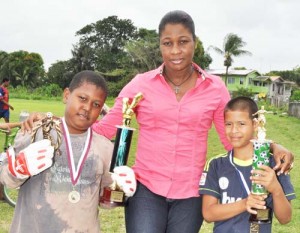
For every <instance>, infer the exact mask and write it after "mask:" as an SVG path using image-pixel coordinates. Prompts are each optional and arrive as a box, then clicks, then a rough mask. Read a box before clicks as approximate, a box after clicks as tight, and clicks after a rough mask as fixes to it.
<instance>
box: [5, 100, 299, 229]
mask: <svg viewBox="0 0 300 233" xmlns="http://www.w3.org/2000/svg"><path fill="white" fill-rule="evenodd" d="M11 104H12V105H13V106H14V107H15V110H14V111H11V122H13V121H18V119H19V114H20V112H21V111H22V110H27V111H29V112H32V111H37V112H47V111H51V112H53V113H54V114H55V115H58V116H62V115H63V112H64V104H62V102H59V101H43V100H20V99H12V100H11ZM112 104H113V101H112V100H109V101H108V105H110V106H111V105H112ZM266 118H267V124H266V128H267V137H268V138H270V139H272V140H274V141H276V142H278V143H280V144H282V145H283V146H285V147H286V148H288V149H289V150H290V151H292V152H293V153H294V156H295V165H294V167H295V168H294V169H293V170H292V172H291V178H292V183H293V185H294V187H295V190H296V195H297V196H298V197H299V195H300V182H299V181H297V180H296V178H297V177H300V169H298V168H299V167H300V159H299V155H300V146H299V144H298V143H299V138H300V119H297V118H293V117H286V116H285V117H281V116H279V115H267V116H266ZM2 121H3V120H2ZM132 126H133V127H135V128H137V125H136V123H135V122H134V121H133V124H132ZM137 134H138V130H137V131H136V132H135V133H134V137H133V143H132V146H131V149H130V156H129V162H128V164H129V165H132V164H133V163H134V157H135V150H136V138H137ZM3 137H4V136H2V137H1V138H0V145H2V144H3ZM223 152H224V149H223V147H222V145H221V143H220V142H219V139H218V137H217V134H216V132H215V130H214V129H212V130H211V132H210V134H209V141H208V157H211V156H213V155H216V154H220V153H223ZM292 205H293V219H292V221H291V223H289V224H287V225H280V224H279V223H278V222H277V220H276V219H274V221H273V232H275V233H286V232H289V233H296V232H299V229H298V224H297V221H299V219H300V201H299V199H296V200H293V201H292ZM13 210H14V209H13V208H12V207H10V206H9V205H8V204H6V203H4V202H0V233H7V232H8V229H9V225H10V222H11V219H12V215H13ZM99 221H100V223H101V230H102V232H104V233H110V232H114V233H122V232H125V223H124V209H123V208H115V209H113V210H104V209H100V216H99ZM200 232H201V233H204V232H205V233H209V232H212V224H207V223H204V224H203V226H202V229H201V231H200Z"/></svg>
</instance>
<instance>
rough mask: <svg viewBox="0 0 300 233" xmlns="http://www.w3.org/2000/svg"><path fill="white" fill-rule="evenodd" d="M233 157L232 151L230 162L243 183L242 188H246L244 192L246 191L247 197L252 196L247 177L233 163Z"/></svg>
mask: <svg viewBox="0 0 300 233" xmlns="http://www.w3.org/2000/svg"><path fill="white" fill-rule="evenodd" d="M232 156H233V152H232V150H231V151H230V155H229V161H230V163H231V165H232V166H233V167H234V168H235V170H236V171H237V173H238V174H239V177H240V182H241V184H242V186H243V187H244V190H245V191H246V193H247V195H249V194H250V189H249V187H248V185H247V182H246V180H245V177H244V175H243V173H242V172H241V171H240V170H239V169H238V168H237V167H236V166H235V164H234V163H233V159H232Z"/></svg>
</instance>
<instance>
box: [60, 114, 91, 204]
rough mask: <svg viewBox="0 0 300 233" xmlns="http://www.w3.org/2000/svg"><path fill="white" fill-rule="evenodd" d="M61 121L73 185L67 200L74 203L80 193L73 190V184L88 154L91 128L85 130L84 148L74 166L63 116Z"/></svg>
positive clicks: (77, 200)
mask: <svg viewBox="0 0 300 233" xmlns="http://www.w3.org/2000/svg"><path fill="white" fill-rule="evenodd" d="M62 123H63V124H62V129H63V135H64V139H65V142H66V148H67V155H68V165H69V170H70V176H71V181H72V185H73V190H72V191H71V192H70V193H69V195H68V200H69V202H71V203H74V204H75V203H77V202H79V201H80V193H79V192H78V191H76V190H75V186H76V183H77V181H78V179H79V176H80V174H81V170H82V168H83V164H84V161H85V160H86V157H87V155H88V152H89V149H90V146H91V141H92V129H91V128H88V130H87V137H86V141H85V144H84V148H83V151H82V154H81V155H80V158H79V161H78V165H77V167H76V166H75V162H74V157H73V150H72V145H71V139H70V134H69V130H68V128H67V125H66V121H65V118H62Z"/></svg>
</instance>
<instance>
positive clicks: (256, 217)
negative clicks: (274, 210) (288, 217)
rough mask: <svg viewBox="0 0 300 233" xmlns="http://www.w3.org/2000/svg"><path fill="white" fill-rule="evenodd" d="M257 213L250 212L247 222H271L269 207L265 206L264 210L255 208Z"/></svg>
mask: <svg viewBox="0 0 300 233" xmlns="http://www.w3.org/2000/svg"><path fill="white" fill-rule="evenodd" d="M256 211H257V214H251V215H250V218H249V222H251V223H256V224H267V223H271V222H272V220H271V219H272V218H271V209H269V208H267V209H265V210H256Z"/></svg>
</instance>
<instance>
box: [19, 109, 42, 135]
mask: <svg viewBox="0 0 300 233" xmlns="http://www.w3.org/2000/svg"><path fill="white" fill-rule="evenodd" d="M45 117H46V114H45V113H38V112H32V113H30V114H29V116H28V118H27V119H26V120H24V121H23V122H22V125H21V131H22V132H23V133H25V132H28V133H31V132H32V130H33V125H34V122H35V121H39V120H42V119H44V118H45Z"/></svg>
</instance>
